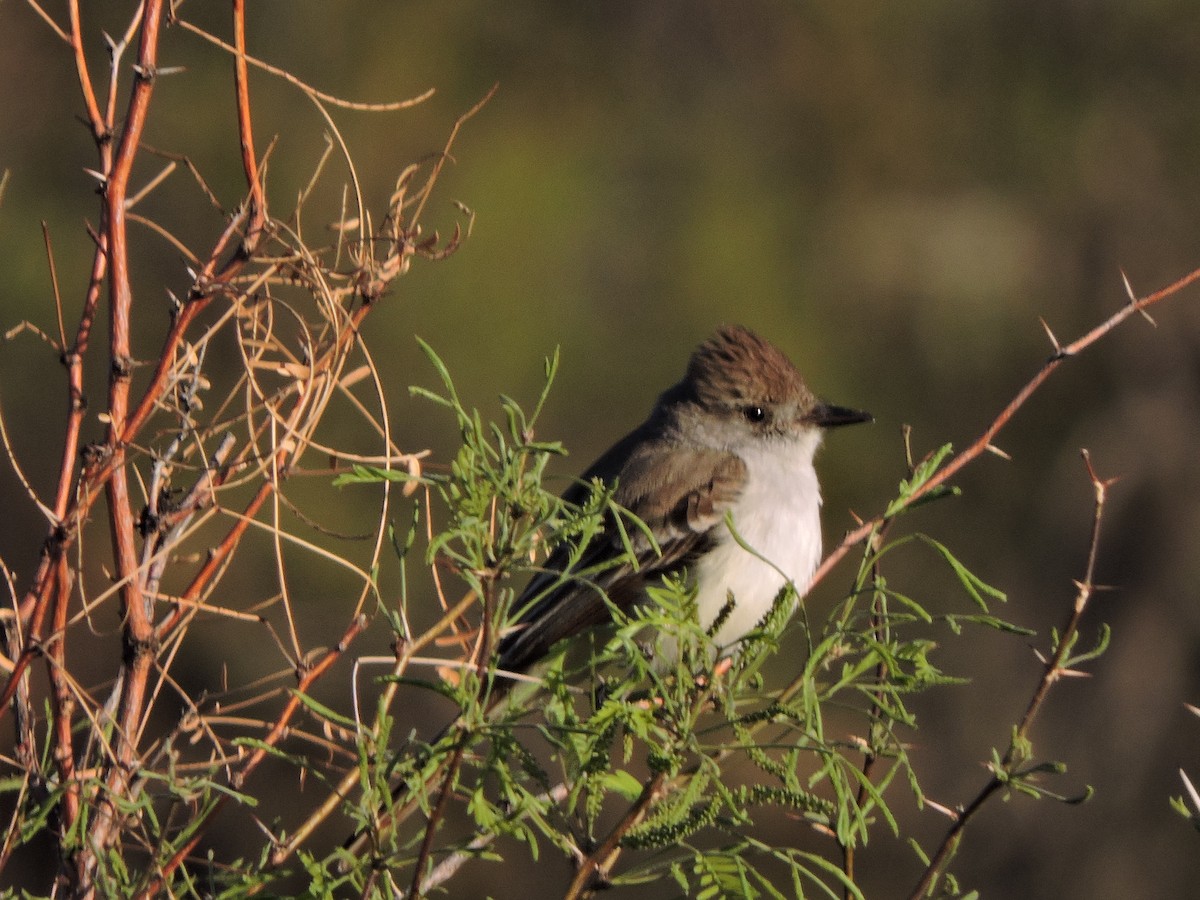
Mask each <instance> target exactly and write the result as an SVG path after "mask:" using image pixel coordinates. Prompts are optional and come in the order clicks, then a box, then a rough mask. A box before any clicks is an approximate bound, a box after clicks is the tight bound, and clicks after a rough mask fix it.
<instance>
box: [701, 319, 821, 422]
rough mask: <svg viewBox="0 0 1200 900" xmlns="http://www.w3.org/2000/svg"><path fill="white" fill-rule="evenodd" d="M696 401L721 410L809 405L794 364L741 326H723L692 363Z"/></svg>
mask: <svg viewBox="0 0 1200 900" xmlns="http://www.w3.org/2000/svg"><path fill="white" fill-rule="evenodd" d="M688 380H689V381H690V382H691V383H692V385H693V386H694V389H695V391H696V399H697V400H699V401H700V403H702V404H704V405H706V406H710V405H718V404H729V403H733V404H735V405H737V404H743V403H746V404H751V403H784V402H788V401H800V400H803V399H811V397H812V395H811V393H810V392H809V390H808V388H807V387H806V386H805V384H804V379H803V378H801V377H800V373H799V372H797V371H796V367H795V366H794V365H792V361H791V360H790V359H788V358H787V356H786V355H784V353H783V351H782V350H780V349H779V348H778V347H776V346H775V345H774V344H771V343H769V342H768V341H764V340H763V339H762V338H760V337H759V336H758V335H757V334H755V333H754V332H752V331H750V330H749V329H747V328H743V327H742V326H741V325H722V326H721V327H720V328H719V329H717V333H716V334H715V335H713V336H712V337H711V338H709V339H708V340H707V341H705V342H704V343H703V344H701V345H700V346H699V347H697V348H696V351H695V352H694V353H693V354H692V358H691V360H690V361H689V362H688Z"/></svg>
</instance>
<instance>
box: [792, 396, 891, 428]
mask: <svg viewBox="0 0 1200 900" xmlns="http://www.w3.org/2000/svg"><path fill="white" fill-rule="evenodd" d="M808 420H809V421H810V422H812V423H813V424H814V425H820V426H821V427H822V428H837V427H838V426H839V425H857V424H858V423H859V422H874V421H875V417H874V416H873V415H871V414H870V413H868V412H863V411H862V410H858V409H850V408H849V407H846V406H834V405H833V404H831V403H826V402H825V401H823V400H819V401H817V405H816V406H815V407H813V411H812V412H811V413H810V414H809V416H808Z"/></svg>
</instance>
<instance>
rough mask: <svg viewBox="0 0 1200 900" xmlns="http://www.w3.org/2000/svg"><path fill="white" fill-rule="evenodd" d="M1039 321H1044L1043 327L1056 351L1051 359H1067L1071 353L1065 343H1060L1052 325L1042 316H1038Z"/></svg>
mask: <svg viewBox="0 0 1200 900" xmlns="http://www.w3.org/2000/svg"><path fill="white" fill-rule="evenodd" d="M1038 321H1039V322H1041V323H1042V328H1043V329H1044V330H1045V332H1046V337H1048V338H1050V346H1052V347H1053V348H1054V353H1053V354H1052V355H1051V357H1050V358H1051V359H1066V358H1067V357H1068V356H1070V355H1071V354H1070V353H1068V352H1067V351H1066V350H1064V349H1063V345H1062V344H1060V343H1059V341H1058V338H1057V337H1055V336H1054V332H1053V331H1051V330H1050V325H1049V324H1048V323H1047V322H1046V320H1045V319H1043V318H1042V317H1041V316H1038Z"/></svg>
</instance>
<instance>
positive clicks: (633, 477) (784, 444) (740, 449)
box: [497, 326, 871, 672]
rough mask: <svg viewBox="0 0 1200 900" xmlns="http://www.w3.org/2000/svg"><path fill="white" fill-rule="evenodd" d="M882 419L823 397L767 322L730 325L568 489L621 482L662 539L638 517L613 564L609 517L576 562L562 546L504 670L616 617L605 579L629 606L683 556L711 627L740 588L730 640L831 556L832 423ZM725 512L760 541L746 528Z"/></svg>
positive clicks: (502, 660)
mask: <svg viewBox="0 0 1200 900" xmlns="http://www.w3.org/2000/svg"><path fill="white" fill-rule="evenodd" d="M870 420H871V416H870V415H869V414H867V413H864V412H859V411H858V410H854V409H847V408H845V407H841V406H832V405H830V404H828V403H826V402H824V401H822V400H818V399H817V398H816V397H815V396H814V395H813V393H812V392H811V391H810V390H809V389H808V387H807V386H806V385H805V383H804V380H803V379H802V378H801V377H800V373H799V372H797V371H796V367H795V366H793V365H792V363H791V361H790V360H789V359H788V358H787V356H785V355H784V354H783V352H782V351H780V350H779V349H778V348H777V347H775V346H774V345H772V344H770V343H768V342H767V341H765V340H763V339H762V338H760V337H758V335H756V334H754V333H753V332H751V331H749V330H747V329H745V328H742V327H740V326H725V327H722V328H720V329H719V330H718V331H717V333H716V334H715V335H714V336H713V337H712V338H710V339H709V340H707V341H705V342H704V343H703V344H701V345H700V346H699V347H698V348H697V349H696V351H695V352H694V353H693V354H692V357H691V360H690V361H689V362H688V367H687V373H686V374H685V375H684V377H683V380H682V381H680V382H679V383H678V384H676V385H675V386H674V387H671V388H669V389H668V390H667V391H666V392H664V393H663V394H662V396H660V397H659V398H658V402H657V403H656V404H655V406H654V409H653V410H651V412H650V416H649V418H647V419H646V421H645V422H643V423H642V424H641V425H639V426H638V427H637V428H635V429H634V430H633V431H632V432H630V433H629V434H628V435H626V436H625V437H624V438H622V439H621V440H619V441H618V442H617V443H616V444H614V445H613V446H612V447H611V448H610V449H609V450H608V451H607V452H606V453H605V454H604V455H603V456H601V457H600V459H598V460H597V461H596V462H595V463H594V464H593V465H592V466H591V468H589V469H588V470H587V471H586V472H584V473H583V475H582V476H581V478H580V479H579V480H578V481H577V482H576V483H575V484H574V485H573V486H572V487H571V488H569V489H568V490H567V491H566V493H565V494H564V495H563V498H564V499H565V500H568V501H571V502H574V503H579V502H581V501H582V500H584V499H585V498H586V497H587V494H588V491H589V490H590V489H591V488H590V485H591V483H592V481H593V480H594V479H599V480H600V481H602V482H604V483H605V484H608V485H613V484H615V485H616V487H615V492H614V495H613V499H614V500H615V502H616V503H617V504H619V505H620V506H622V507H624V508H625V509H627V510H629V512H631V513H632V514H633V515H635V516H636V517H637V518H638V519H640V520H641V521H642V522H644V523H645V524H646V526H647V527H648V529H649V531H650V532H651V533H652V534H653V535H654V543H651V541H650V540H648V539H647V538H646V537H645V535H644V534H641V533H639V532H638V531H637V529H635V528H629V529H627V534H628V536H629V538H630V539H631V540H632V544H633V550H634V555H635V556H636V557H637V565H636V566H635V565H633V564H631V562H630V561H629V560H628V559H626V560H625V561H623V562H620V563H616V564H613V563H614V560H616V559H618V558H619V557H621V556H623V555H624V554H625V552H626V551H625V547H624V544H623V541H622V539H621V537H620V535H619V533H618V530H617V527H616V523H615V522H610V523H609V525H608V527H607V528H606V530H605V531H604V532H602V533H601V534H600V535H599V536H597V537H596V538H595V539H593V540H592V542H591V543H590V544H589V545H588V546H587V547H586V548H585V549H584V551H583V554H582V557H581V558H579V559H578V560H576V561H575V562H574V563H573V564H572V563H571V559H570V557H571V552H572V548H570V547H568V546H560V547H559V548H558V549H557V550H555V551H554V552H553V553H552V554H551V555H550V557H549V559H548V560H547V561H546V566H545V569H544V570H543V571H542V572H541V573H539V574H538V575H536V576H535V577H534V578H533V579H532V580H531V582H530V583H529V585H528V586H527V587H526V588H525V590H524V591H523V592H522V593H521V595H520V596H519V597H518V598H517V600H516V604H515V606H514V610H515V614H516V623H515V625H514V626H513V627H512V628H511V629H509V630H507V632H506V634H505V635H504V636H503V637H502V638H501V640H500V642H499V647H498V655H499V659H498V663H497V668H498V670H499V671H501V672H505V671H507V672H522V671H524V670H526V669H528V668H529V667H530V666H532V665H533V664H534V663H536V662H537V661H538V660H540V659H541V658H542V657H544V656H545V655H546V654H547V653H548V652H549V651H550V648H551V647H552V646H553V645H554V644H556V643H557V642H558V641H560V640H562V639H564V638H567V637H570V636H572V635H575V634H577V633H579V632H581V631H583V630H584V629H587V628H589V627H592V626H596V625H600V624H602V623H604V622H607V621H609V619H610V613H609V607H608V606H607V605H606V604H605V602H604V599H603V597H602V595H601V593H600V592H601V591H603V592H604V595H606V596H607V597H608V600H609V602H610V603H611V604H613V605H615V606H616V607H617V608H618V609H622V610H627V609H629V608H631V606H633V605H634V604H637V603H639V602H641V601H643V600H644V599H645V597H646V593H645V588H646V586H647V585H648V584H653V583H655V581H656V580H657V579H660V578H661V577H662V576H664V575H666V574H669V573H673V572H677V571H679V570H686V572H687V574H688V576H689V578H690V579H692V580H693V581H694V584H695V587H696V591H697V608H698V611H699V616H700V624H701V625H702V626H703V627H705V628H708V627H710V626H711V625H712V624H713V623H714V622H715V621H716V619H717V617H718V615H719V613H720V612H721V611H722V609H723V608H724V607H725V606H726V603H727V602H728V599H729V598H730V597H732V598H733V603H734V605H733V608H732V611H731V613H730V614H729V615H728V616H727V617H726V618H725V620H724V621H723V623H722V624H721V626H720V628H719V630H718V631H717V633H716V636H715V642H716V644H717V646H718V647H719V648H721V652H722V653H729V652H732V650H733V649H734V648H735V646H736V644H737V642H738V641H739V640H740V639H741V638H742V637H743V636H744V635H745V634H746V633H747V632H749V631H750V630H751V629H752V628H754V627H755V626H756V625H757V624H758V623H759V622H760V621H762V619H763V618H764V616H766V614H767V613H768V612H769V611H770V609H771V606H772V604H773V602H774V601H775V598H776V597H777V596H778V594H779V591H780V590H781V589H782V588H783V586H784V585H785V584H786V583H787V582H788V581H790V582H791V583H792V584H793V585H794V586H795V589H796V594H797V596H802V595H803V594H804V593H805V591H807V590H808V587H809V583H810V582H811V580H812V575H813V572H814V571H815V570H816V567H817V565H818V563H819V562H820V560H821V522H820V506H821V493H820V487H819V485H818V484H817V473H816V471H815V470H814V468H813V456H814V454H815V453H816V451H817V448H818V447H819V446H820V444H821V439H822V436H823V434H824V432H825V430H826V429H828V428H833V427H836V426H839V425H851V424H854V423H856V422H867V421H870ZM727 513H729V514H731V519H732V522H733V529H734V530H735V531H736V532H737V534H738V536H740V538H741V540H742V542H744V543H745V544H746V545H747V546H749V547H750V548H752V550H753V551H754V552H750V550H747V549H746V548H745V547H743V546H742V545H741V544H739V542H738V541H737V540H736V539H735V538H734V535H733V533H732V532H731V531H730V528H729V526H728V524H727V523H726V520H725V516H726V514H727ZM655 545H657V546H655ZM606 563H608V564H609V565H607V566H606V565H605V564H606ZM574 572H589V573H595V574H589V576H588V577H587V578H582V577H572V573H574ZM564 576H566V577H564Z"/></svg>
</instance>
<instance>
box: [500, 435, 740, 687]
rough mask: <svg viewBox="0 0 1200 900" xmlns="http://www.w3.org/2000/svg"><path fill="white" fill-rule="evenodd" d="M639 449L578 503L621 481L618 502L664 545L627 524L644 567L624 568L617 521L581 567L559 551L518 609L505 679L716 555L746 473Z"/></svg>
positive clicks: (715, 459) (568, 552) (674, 452)
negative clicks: (710, 552)
mask: <svg viewBox="0 0 1200 900" xmlns="http://www.w3.org/2000/svg"><path fill="white" fill-rule="evenodd" d="M631 437H632V436H631ZM637 444H638V445H639V446H635V448H634V449H633V452H632V453H620V452H619V451H620V450H621V449H623V448H621V447H620V445H618V447H616V448H614V451H618V455H619V456H620V457H622V460H621V465H620V468H619V471H618V472H617V473H610V472H607V471H605V464H606V461H607V458H602V459H601V460H600V461H599V462H597V464H596V465H595V466H593V467H592V469H591V470H589V471H588V472H587V473H585V476H584V478H585V479H586V480H585V481H583V482H582V483H581V486H577V487H575V488H572V490H571V491H569V492H568V495H567V496H568V498H569V499H570V498H571V497H572V496H573V497H575V498H576V499H578V494H579V493H580V491H581V487H582V489H583V490H586V487H585V486H586V483H587V480H590V479H591V478H593V477H599V478H601V479H603V480H606V481H610V482H611V481H612V480H616V482H617V490H616V492H615V494H614V500H615V501H616V503H617V504H619V505H620V506H622V507H624V508H625V509H627V510H629V512H631V513H632V514H633V515H635V516H637V518H638V519H640V520H641V521H642V522H644V523H645V524H646V526H647V527H648V528H649V530H650V532H651V534H653V535H654V543H652V542H651V541H650V540H649V539H648V538H647V537H646V535H645V534H643V533H642V532H641V530H640V529H639V528H637V527H636V525H634V524H632V523H628V522H626V523H624V524H625V526H626V527H625V529H624V530H625V534H626V535H627V536H628V540H629V542H630V544H631V546H632V549H633V557H634V559H635V560H636V565H635V564H634V562H632V561H631V560H630V559H629V558H627V557H626V558H625V559H622V560H621V561H620V562H616V563H614V560H616V559H618V558H620V557H621V556H622V555H623V553H624V545H623V542H622V538H621V533H620V531H619V530H618V527H617V524H616V522H615V520H610V521H609V523H608V524H607V526H606V527H605V529H604V530H603V531H602V532H601V533H600V534H598V535H597V536H596V537H595V538H594V539H593V540H592V541H591V543H590V544H589V545H588V546H587V547H586V548H584V551H583V553H582V554H581V555H580V557H579V559H578V560H577V561H576V562H575V563H574V565H572V564H571V556H572V548H571V547H569V546H560V547H559V548H558V549H556V550H555V551H554V552H553V553H552V554H551V555H550V557H549V559H547V561H546V566H545V569H544V570H543V571H542V572H540V573H539V574H538V575H536V576H534V578H533V579H532V580H531V581H530V583H529V584H528V586H526V588H525V590H524V591H523V592H522V593H521V596H520V597H519V598H518V599H517V601H516V606H515V609H516V610H517V611H518V616H519V618H518V620H517V623H516V625H515V626H514V628H513V629H512V630H511V631H510V632H509V633H508V634H507V635H505V636H504V637H503V638H502V639H501V641H500V646H499V668H500V669H501V670H502V671H509V672H520V671H523V670H525V669H527V668H528V667H529V666H531V665H533V664H534V663H535V662H537V661H538V660H539V659H541V658H542V657H543V656H545V655H546V654H547V653H548V652H549V651H550V648H551V647H552V646H554V644H556V643H557V642H558V641H560V640H562V639H563V638H566V637H570V636H572V635H574V634H577V633H579V632H580V631H583V630H584V629H586V628H590V627H593V626H595V625H599V624H601V623H603V622H607V621H609V619H610V615H609V607H608V605H607V604H606V603H605V601H604V598H605V597H607V598H608V602H609V603H611V604H612V605H614V606H616V607H617V608H618V609H621V610H627V609H629V608H631V607H632V606H633V605H634V604H635V603H637V602H638V601H639V600H640V599H642V598H643V597H644V596H645V586H646V584H647V583H648V582H650V583H652V582H653V581H654V580H655V579H657V578H659V577H661V576H663V575H665V574H667V573H669V572H673V571H676V570H677V569H679V568H681V567H683V566H686V565H687V564H688V563H690V562H691V561H692V560H694V559H695V558H696V557H697V556H699V555H700V554H702V553H703V552H705V550H707V549H708V548H709V547H710V546H711V541H712V531H713V529H714V528H715V527H716V526H717V525H719V524H720V523H721V521H722V519H723V518H724V516H725V513H726V512H727V511H728V510H729V509H730V508H731V507H732V505H733V503H734V501H735V500H736V499H737V497H738V495H739V494H740V493H741V490H742V486H743V485H744V484H745V480H746V465H745V463H744V462H742V460H741V459H740V458H739V457H737V456H735V455H733V454H731V453H724V452H721V451H717V450H703V449H685V448H681V447H679V446H671V447H669V448H666V447H664V446H662V445H661V444H656V443H654V442H637ZM655 544H657V548H656V547H655ZM568 567H569V569H568Z"/></svg>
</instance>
